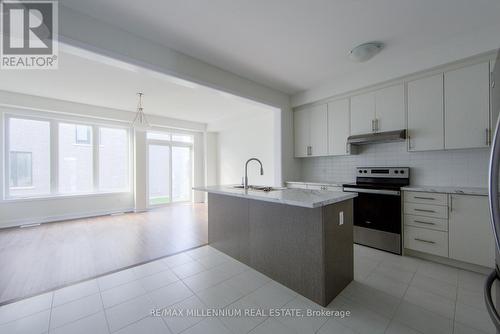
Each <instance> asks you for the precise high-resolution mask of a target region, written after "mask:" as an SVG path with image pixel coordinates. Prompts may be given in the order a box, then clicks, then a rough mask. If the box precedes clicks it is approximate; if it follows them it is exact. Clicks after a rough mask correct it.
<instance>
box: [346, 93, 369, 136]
mask: <svg viewBox="0 0 500 334" xmlns="http://www.w3.org/2000/svg"><path fill="white" fill-rule="evenodd" d="M374 122H375V93H374V92H370V93H366V94H361V95H356V96H353V97H351V135H359V134H364V133H370V132H374V130H375V127H374V126H375V123H374Z"/></svg>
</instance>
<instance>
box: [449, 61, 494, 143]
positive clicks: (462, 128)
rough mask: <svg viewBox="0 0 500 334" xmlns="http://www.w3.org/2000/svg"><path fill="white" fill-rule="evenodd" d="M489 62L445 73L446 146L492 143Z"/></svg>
mask: <svg viewBox="0 0 500 334" xmlns="http://www.w3.org/2000/svg"><path fill="white" fill-rule="evenodd" d="M489 79H490V71H489V62H485V63H480V64H476V65H472V66H467V67H464V68H460V69H457V70H453V71H449V72H445V74H444V124H445V130H444V133H445V140H444V143H445V148H446V149H455V148H475V147H487V146H489V141H490V140H489V138H490V133H489V131H490V125H489V117H490V113H489V110H490V108H489V88H490V84H489V81H490V80H489Z"/></svg>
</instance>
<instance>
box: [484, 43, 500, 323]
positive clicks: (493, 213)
mask: <svg viewBox="0 0 500 334" xmlns="http://www.w3.org/2000/svg"><path fill="white" fill-rule="evenodd" d="M491 72H492V73H491V88H490V99H491V115H492V116H497V115H498V114H499V113H500V50H499V52H498V54H497V59H496V62H495V66H494V69H493V70H492V71H491ZM495 81H497V83H495ZM497 118H498V117H497ZM493 119H494V118H493V117H492V120H493ZM499 127H500V118H498V119H497V122H496V128H495V134H494V136H493V141H492V147H491V156H490V167H489V182H488V196H489V202H490V220H491V227H492V231H493V235H494V237H495V243H496V251H495V259H496V261H495V262H496V265H495V270H493V271H492V272H491V274H490V275H489V276H488V278H487V279H486V282H485V286H484V299H485V302H486V308H487V310H488V313H489V314H490V317H491V320H492V321H493V324H494V325H495V327H496V329H497V333H500V315H499V314H498V311H497V310H496V308H495V305H494V303H493V296H492V295H491V291H492V289H491V288H492V286H493V284H494V283H495V281H496V280H497V279H500V202H499V196H498V195H499V171H500V133H499V132H500V130H499ZM494 298H495V299H496V305H499V306H500V289H496V296H494Z"/></svg>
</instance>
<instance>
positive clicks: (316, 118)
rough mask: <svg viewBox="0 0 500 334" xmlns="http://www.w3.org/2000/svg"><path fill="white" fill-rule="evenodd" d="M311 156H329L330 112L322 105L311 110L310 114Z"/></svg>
mask: <svg viewBox="0 0 500 334" xmlns="http://www.w3.org/2000/svg"><path fill="white" fill-rule="evenodd" d="M310 117H311V119H310V133H311V134H310V138H311V141H310V145H309V146H310V147H311V148H310V154H309V155H310V156H313V157H317V156H323V155H327V154H328V110H327V105H326V104H322V105H319V106H315V107H313V108H312V109H311V113H310Z"/></svg>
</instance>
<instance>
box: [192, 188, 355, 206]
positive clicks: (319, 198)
mask: <svg viewBox="0 0 500 334" xmlns="http://www.w3.org/2000/svg"><path fill="white" fill-rule="evenodd" d="M193 190H198V191H206V192H208V193H213V194H220V195H227V196H235V197H241V198H247V199H253V200H257V201H266V202H273V203H281V204H287V205H293V206H301V207H304V208H318V207H322V206H326V205H329V204H334V203H338V202H342V201H345V200H349V199H352V198H354V197H356V196H357V194H356V193H347V192H341V191H327V190H310V189H287V188H283V189H281V188H280V189H279V190H273V191H269V192H264V191H259V190H250V189H249V190H245V189H238V188H232V186H231V185H227V186H226V185H222V186H208V187H194V188H193Z"/></svg>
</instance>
